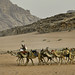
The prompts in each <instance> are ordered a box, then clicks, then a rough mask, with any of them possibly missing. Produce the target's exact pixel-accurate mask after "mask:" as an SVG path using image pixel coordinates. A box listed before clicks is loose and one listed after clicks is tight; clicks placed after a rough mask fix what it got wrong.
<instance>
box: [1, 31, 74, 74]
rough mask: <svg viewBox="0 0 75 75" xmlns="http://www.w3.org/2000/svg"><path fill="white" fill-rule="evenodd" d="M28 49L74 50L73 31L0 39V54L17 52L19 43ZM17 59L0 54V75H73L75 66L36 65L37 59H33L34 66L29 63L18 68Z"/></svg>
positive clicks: (29, 34)
mask: <svg viewBox="0 0 75 75" xmlns="http://www.w3.org/2000/svg"><path fill="white" fill-rule="evenodd" d="M22 40H24V41H25V45H26V46H27V48H28V49H29V50H30V49H42V48H46V47H49V49H61V48H65V47H68V48H75V30H73V31H71V32H68V31H63V32H53V33H47V34H38V33H37V32H33V33H27V34H21V35H14V36H6V37H0V53H1V52H6V51H8V50H10V51H11V50H12V51H13V50H18V49H20V47H21V41H22ZM16 59H17V57H15V56H11V55H9V54H0V75H75V64H68V65H39V66H38V65H37V64H38V60H37V58H36V59H34V63H35V66H32V65H31V62H29V64H28V66H18V65H17V63H16Z"/></svg>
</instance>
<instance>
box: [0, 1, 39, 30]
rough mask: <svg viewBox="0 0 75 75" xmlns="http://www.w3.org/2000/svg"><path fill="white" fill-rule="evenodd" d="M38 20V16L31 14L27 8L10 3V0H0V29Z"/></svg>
mask: <svg viewBox="0 0 75 75" xmlns="http://www.w3.org/2000/svg"><path fill="white" fill-rule="evenodd" d="M38 20H39V18H38V17H36V16H33V15H31V13H30V11H29V10H24V9H22V8H21V7H18V6H17V5H16V4H12V3H11V2H10V0H0V31H1V30H5V29H10V28H13V27H16V26H23V25H28V24H31V23H33V22H36V21H38Z"/></svg>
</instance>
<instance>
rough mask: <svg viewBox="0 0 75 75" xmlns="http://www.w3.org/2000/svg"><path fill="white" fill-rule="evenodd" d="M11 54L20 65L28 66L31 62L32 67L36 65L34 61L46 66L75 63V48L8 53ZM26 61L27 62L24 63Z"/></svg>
mask: <svg viewBox="0 0 75 75" xmlns="http://www.w3.org/2000/svg"><path fill="white" fill-rule="evenodd" d="M8 53H9V54H11V55H14V56H16V57H18V58H17V60H16V61H17V64H18V65H25V66H26V65H27V64H28V62H29V60H31V62H32V65H34V62H33V59H34V58H37V59H38V65H41V64H43V65H45V64H47V65H48V64H55V63H56V64H71V63H74V62H75V61H74V56H75V48H70V49H69V48H63V49H62V50H57V49H55V50H49V48H48V47H46V49H41V50H40V51H38V50H30V51H29V50H25V51H18V52H13V51H8ZM24 60H25V61H26V62H25V63H24Z"/></svg>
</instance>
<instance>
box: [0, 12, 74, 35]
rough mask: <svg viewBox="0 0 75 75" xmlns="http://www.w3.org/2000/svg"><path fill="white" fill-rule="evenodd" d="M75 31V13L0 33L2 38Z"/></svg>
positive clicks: (49, 18) (59, 15)
mask: <svg viewBox="0 0 75 75" xmlns="http://www.w3.org/2000/svg"><path fill="white" fill-rule="evenodd" d="M74 29H75V13H63V14H58V15H55V16H52V17H48V18H45V19H41V20H39V21H37V22H34V23H32V24H29V25H26V26H19V27H15V28H12V29H8V30H5V31H1V32H0V36H6V35H17V34H25V33H30V32H35V31H37V32H38V33H50V32H60V31H71V30H74Z"/></svg>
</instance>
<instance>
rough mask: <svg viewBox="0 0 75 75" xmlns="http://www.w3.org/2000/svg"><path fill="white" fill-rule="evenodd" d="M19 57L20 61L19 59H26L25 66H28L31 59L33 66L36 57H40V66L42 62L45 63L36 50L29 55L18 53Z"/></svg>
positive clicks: (29, 52)
mask: <svg viewBox="0 0 75 75" xmlns="http://www.w3.org/2000/svg"><path fill="white" fill-rule="evenodd" d="M17 56H18V57H19V59H18V60H19V61H21V60H23V58H26V63H25V66H26V65H27V64H28V62H29V59H30V60H31V62H32V65H34V63H33V59H34V58H36V57H38V61H39V63H38V65H40V64H41V62H42V63H43V60H42V58H41V55H40V53H39V52H37V51H36V50H31V51H27V53H25V54H23V53H21V52H19V53H17Z"/></svg>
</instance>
